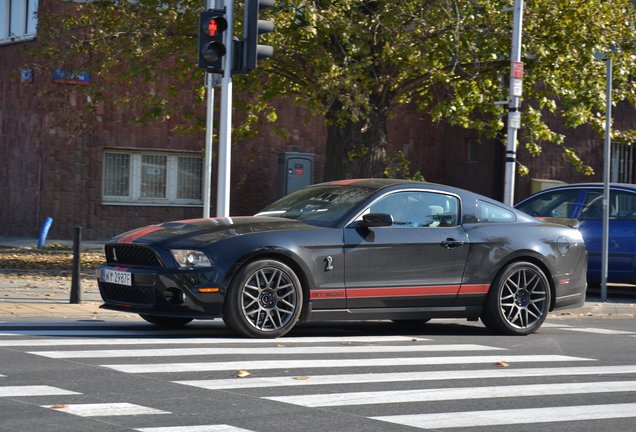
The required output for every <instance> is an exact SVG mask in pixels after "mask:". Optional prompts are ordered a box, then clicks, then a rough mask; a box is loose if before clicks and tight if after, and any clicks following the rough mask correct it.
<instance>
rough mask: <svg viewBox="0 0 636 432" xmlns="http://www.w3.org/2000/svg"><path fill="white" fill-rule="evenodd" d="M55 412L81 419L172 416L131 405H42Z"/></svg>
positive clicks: (156, 410)
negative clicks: (153, 415)
mask: <svg viewBox="0 0 636 432" xmlns="http://www.w3.org/2000/svg"><path fill="white" fill-rule="evenodd" d="M42 408H51V409H53V410H55V411H60V412H65V413H69V414H74V415H78V416H81V417H110V416H129V415H142V414H172V413H170V412H168V411H162V410H158V409H155V408H148V407H145V406H141V405H135V404H131V403H125V402H124V403H94V404H59V405H42Z"/></svg>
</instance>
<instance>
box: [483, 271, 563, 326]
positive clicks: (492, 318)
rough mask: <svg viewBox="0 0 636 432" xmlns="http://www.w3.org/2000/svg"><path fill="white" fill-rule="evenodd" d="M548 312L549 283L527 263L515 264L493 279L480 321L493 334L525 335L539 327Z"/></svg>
mask: <svg viewBox="0 0 636 432" xmlns="http://www.w3.org/2000/svg"><path fill="white" fill-rule="evenodd" d="M549 311H550V284H549V282H548V278H547V277H546V275H545V273H544V272H543V271H542V270H541V269H540V268H539V267H537V266H536V265H534V264H532V263H530V262H524V261H522V262H515V263H512V264H510V265H508V266H507V267H506V268H504V269H503V271H502V272H501V273H500V274H499V275H498V276H497V278H496V279H495V281H494V282H493V284H492V286H491V287H490V292H489V293H488V298H487V300H486V305H485V308H484V313H483V315H482V317H481V320H482V322H483V323H484V324H485V325H486V327H488V328H489V329H490V330H492V331H495V332H497V333H503V334H513V335H527V334H530V333H534V332H535V331H537V330H538V329H539V327H541V324H543V322H544V321H545V319H546V317H547V316H548V312H549Z"/></svg>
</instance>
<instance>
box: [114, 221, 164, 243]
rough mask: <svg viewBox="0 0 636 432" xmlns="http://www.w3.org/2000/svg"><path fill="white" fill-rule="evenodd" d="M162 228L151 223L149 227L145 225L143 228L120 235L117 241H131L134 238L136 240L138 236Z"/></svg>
mask: <svg viewBox="0 0 636 432" xmlns="http://www.w3.org/2000/svg"><path fill="white" fill-rule="evenodd" d="M162 229H163V228H161V227H160V226H157V225H152V226H149V227H145V228H140V229H138V230H135V231H133V232H131V233H129V234H125V235H124V236H123V237H121V238H120V239H119V240H118V241H117V242H118V243H132V242H133V241H134V240H137V239H138V238H140V237H143V236H145V235H146V234H150V233H153V232H155V231H159V230H162Z"/></svg>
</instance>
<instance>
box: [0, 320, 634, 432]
mask: <svg viewBox="0 0 636 432" xmlns="http://www.w3.org/2000/svg"><path fill="white" fill-rule="evenodd" d="M635 337H636V324H635V323H634V319H633V318H607V317H605V318H601V319H599V318H594V317H576V318H575V317H570V318H568V317H562V318H551V319H550V320H549V321H548V322H547V323H546V325H544V327H543V328H542V329H541V331H540V332H539V333H537V334H534V335H531V336H528V337H504V336H494V335H491V334H489V333H488V332H487V331H486V330H485V329H484V328H483V327H482V326H481V325H480V324H478V323H467V322H465V321H453V320H448V321H444V322H441V323H437V322H435V321H433V322H431V323H429V324H427V325H426V326H423V327H419V328H404V327H399V326H397V325H395V324H392V323H389V322H372V323H315V324H311V325H304V326H301V327H300V328H298V329H296V330H295V331H294V332H293V333H292V334H291V335H290V336H289V337H285V338H282V339H277V340H265V341H263V340H258V341H255V340H247V339H237V338H235V337H234V336H233V335H231V334H229V333H228V332H227V330H226V329H225V328H224V327H223V325H222V324H221V323H220V322H216V321H214V322H207V323H205V322H204V323H200V324H195V325H191V326H188V328H187V330H185V331H181V332H178V331H166V330H158V329H156V328H153V327H152V326H150V325H147V324H145V323H141V322H139V323H137V322H132V323H131V322H130V321H109V322H102V321H95V320H93V321H91V322H84V321H74V322H64V321H57V322H42V321H38V322H0V431H12V432H14V431H30V432H37V431H47V432H48V431H65V432H71V431H82V432H86V431H92V432H105V431H133V430H137V431H147V432H186V431H187V432H219V431H223V432H241V431H243V432H245V431H248V432H249V431H252V432H279V431H280V432H283V431H285V432H288V431H289V432H292V431H293V432H296V431H311V432H314V431H316V432H317V431H325V432H327V431H328V432H334V431H339V432H340V431H351V432H354V431H355V432H359V431H378V432H387V431H389V432H390V431H396V432H397V431H415V430H449V431H471V432H473V431H474V432H485V431H494V432H498V431H501V432H503V431H510V430H513V429H514V430H515V431H517V432H521V431H542V432H545V431H557V432H558V431H577V432H585V431H590V432H591V431H594V432H597V431H599V430H602V431H613V432H618V431H625V432H627V431H629V432H633V431H636V339H635ZM240 375H247V376H246V377H243V378H241V377H239V376H240Z"/></svg>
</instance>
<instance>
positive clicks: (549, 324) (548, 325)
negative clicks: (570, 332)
mask: <svg viewBox="0 0 636 432" xmlns="http://www.w3.org/2000/svg"><path fill="white" fill-rule="evenodd" d="M541 327H544V328H566V327H572V326H571V325H567V324H559V323H554V322H544V323H543V324H541Z"/></svg>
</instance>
